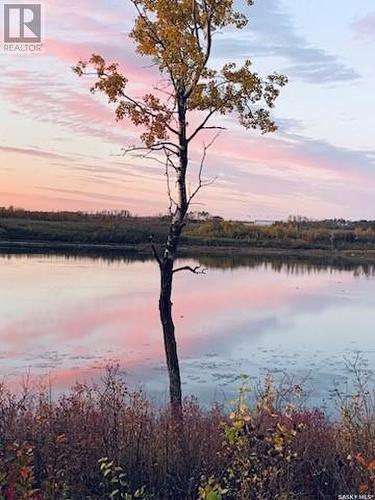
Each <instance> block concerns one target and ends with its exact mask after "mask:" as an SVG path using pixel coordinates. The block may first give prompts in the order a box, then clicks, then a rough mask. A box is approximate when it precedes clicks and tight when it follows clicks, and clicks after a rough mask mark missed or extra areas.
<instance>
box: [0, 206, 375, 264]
mask: <svg viewBox="0 0 375 500" xmlns="http://www.w3.org/2000/svg"><path fill="white" fill-rule="evenodd" d="M168 223H169V217H167V216H155V217H138V216H132V215H130V213H129V212H127V211H120V212H109V211H105V212H98V213H83V212H37V211H27V210H23V209H15V208H12V207H10V208H4V207H3V208H0V251H2V252H7V251H9V252H13V251H14V252H22V251H24V252H28V251H29V252H30V253H32V252H37V253H38V252H40V251H46V252H53V251H56V252H64V251H66V252H68V253H69V252H72V253H74V252H82V253H85V252H88V253H90V252H95V251H97V252H98V253H101V252H103V253H105V252H108V253H113V254H116V253H117V254H121V253H128V254H132V253H133V254H136V255H139V256H141V257H142V256H144V257H147V256H150V257H151V250H150V245H149V240H150V237H152V240H153V243H154V244H155V245H162V243H163V242H164V240H165V237H166V234H167V231H168ZM205 255H207V256H218V257H228V256H231V257H236V256H238V257H239V258H240V257H247V256H248V257H252V256H254V257H259V256H264V257H265V258H267V257H269V258H273V257H290V258H296V259H301V258H306V259H316V260H318V259H324V258H326V259H332V260H335V261H342V262H343V263H344V262H347V263H349V262H352V263H353V264H354V263H356V262H357V263H369V264H371V263H375V221H356V222H353V221H345V220H342V219H333V220H323V221H311V220H308V219H306V218H303V217H295V218H290V219H289V220H288V221H287V222H283V221H279V222H277V221H276V222H273V223H269V224H267V225H258V224H257V223H256V222H243V221H242V222H241V221H226V220H223V219H222V218H221V217H216V216H211V215H210V214H208V213H207V212H197V213H192V214H189V217H188V221H187V225H186V228H185V236H184V237H183V238H182V241H181V251H180V256H181V257H200V256H205Z"/></svg>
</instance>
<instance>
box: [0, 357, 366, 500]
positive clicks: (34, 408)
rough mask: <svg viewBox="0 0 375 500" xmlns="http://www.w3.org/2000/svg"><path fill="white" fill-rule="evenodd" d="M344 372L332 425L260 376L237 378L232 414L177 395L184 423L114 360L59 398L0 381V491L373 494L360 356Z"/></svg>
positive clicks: (156, 496) (191, 498)
mask: <svg viewBox="0 0 375 500" xmlns="http://www.w3.org/2000/svg"><path fill="white" fill-rule="evenodd" d="M348 368H349V370H350V371H351V374H352V376H353V381H354V384H353V387H354V389H353V392H352V393H351V394H349V395H347V394H340V393H338V392H337V394H335V401H336V403H337V409H338V417H337V418H336V419H335V420H332V418H330V417H329V416H328V415H327V414H325V413H324V410H322V409H314V408H306V407H305V406H304V405H303V396H304V393H303V388H302V387H301V386H299V385H296V384H295V383H294V381H293V380H285V381H284V384H283V385H277V384H276V383H275V382H274V381H273V379H272V377H271V376H270V375H268V376H267V377H266V378H265V379H264V381H263V382H262V383H260V384H259V385H256V386H255V387H254V388H252V389H251V390H250V389H249V387H248V380H247V379H246V377H242V382H241V383H240V389H239V393H238V397H237V399H236V400H235V401H232V402H230V406H231V411H228V409H226V408H224V407H223V406H220V405H217V404H213V405H212V406H211V407H210V408H205V407H203V406H201V405H200V403H199V402H198V401H197V400H195V399H193V398H190V399H189V398H187V399H185V400H184V402H183V409H182V411H183V428H181V426H180V425H177V423H176V419H174V418H173V415H172V414H171V410H170V407H169V406H165V407H161V408H160V407H157V406H155V404H154V403H153V402H152V401H150V400H149V399H147V398H146V397H145V395H144V394H143V393H142V392H130V391H129V390H128V388H127V386H126V384H125V382H124V381H123V379H122V378H121V376H120V372H119V371H118V368H117V367H108V368H107V371H106V374H105V376H104V378H103V380H102V382H101V383H99V384H97V385H86V384H77V385H76V386H75V387H73V388H72V389H71V391H70V392H69V393H67V394H66V395H64V396H62V397H60V398H59V399H58V400H53V399H52V398H51V396H50V391H49V388H48V387H47V388H40V387H39V388H32V387H30V385H27V384H25V385H24V387H23V390H22V391H21V393H20V394H14V393H11V392H9V391H8V390H7V389H6V387H5V386H4V385H2V384H0V413H1V420H0V431H1V432H0V498H4V499H6V500H21V499H28V500H64V499H65V500H68V499H70V500H84V499H85V500H105V499H108V500H110V499H126V500H133V499H136V498H141V499H144V500H177V499H179V500H180V499H181V500H245V499H246V500H271V499H272V500H273V499H285V500H287V499H288V500H294V499H296V500H297V499H303V498H306V499H316V500H319V499H322V500H325V499H327V500H328V499H333V498H338V496H339V495H357V497H356V498H370V496H366V495H371V494H372V493H373V492H374V488H375V474H374V471H375V393H374V391H373V389H371V387H373V383H372V381H371V382H370V379H369V372H368V371H367V370H365V369H363V367H362V368H361V363H354V364H353V365H352V366H351V367H349V366H348ZM29 384H30V382H29ZM249 393H250V394H249ZM249 395H250V396H251V397H249ZM250 401H251V402H250ZM359 495H361V497H360V496H359Z"/></svg>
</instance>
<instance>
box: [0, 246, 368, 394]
mask: <svg viewBox="0 0 375 500" xmlns="http://www.w3.org/2000/svg"><path fill="white" fill-rule="evenodd" d="M197 260H198V263H199V264H201V265H202V266H204V267H207V268H208V269H209V272H208V273H207V274H206V275H204V276H199V277H198V276H194V275H191V274H189V273H186V274H184V273H179V274H178V275H176V278H177V279H176V284H175V296H174V308H175V317H176V327H177V332H178V343H179V352H180V357H181V364H182V375H183V380H184V390H185V393H193V394H196V395H198V396H200V397H201V398H203V399H205V400H207V401H210V400H212V399H215V398H219V399H223V398H227V397H231V394H232V392H233V390H234V389H235V387H236V385H237V381H236V380H237V377H238V375H239V374H240V373H249V374H250V375H252V376H254V377H258V376H259V375H261V374H262V373H264V372H265V371H267V370H272V371H276V372H277V371H279V372H282V371H287V372H289V373H291V374H294V375H296V376H297V377H300V378H304V377H306V376H307V375H309V380H310V382H309V384H310V387H311V389H312V396H311V401H312V402H316V401H321V399H322V398H325V397H327V395H328V391H329V389H330V388H332V385H333V382H334V381H335V380H340V379H343V378H344V377H345V376H346V372H345V367H344V361H343V358H344V356H345V355H348V354H350V353H353V352H356V351H362V352H364V353H365V356H366V357H367V358H368V359H369V360H370V362H373V361H374V359H375V358H374V353H375V338H374V336H373V327H374V324H375V307H374V306H375V294H374V291H375V280H374V279H373V278H374V276H375V273H374V266H372V265H370V264H367V263H356V262H354V261H353V262H352V261H350V260H339V261H338V260H337V259H331V260H330V261H328V262H327V261H323V260H322V259H321V258H314V259H309V260H306V259H297V260H293V259H291V258H286V257H283V258H280V257H277V256H269V257H267V258H266V259H265V258H262V257H258V256H247V257H243V256H241V257H240V256H232V257H229V258H228V257H225V258H222V257H207V256H201V257H199V258H198V259H197ZM186 262H189V263H190V264H192V262H191V261H186ZM0 279H1V282H2V288H1V291H0V312H1V316H0V375H1V376H3V377H4V378H5V379H6V381H7V382H8V383H11V384H12V383H16V381H17V380H18V379H19V377H20V375H24V374H25V373H26V372H27V370H29V369H30V370H31V373H32V374H33V375H35V376H36V375H41V376H43V375H45V374H47V373H50V374H51V379H52V382H53V387H54V390H55V391H61V390H65V389H66V388H67V387H69V386H70V385H71V384H73V383H74V381H75V380H77V379H80V380H84V379H89V380H90V379H95V378H97V377H98V376H99V373H100V371H101V369H102V368H103V365H104V364H105V363H107V362H117V361H118V362H119V363H120V365H121V367H122V368H123V370H125V371H126V372H127V378H128V381H129V383H130V384H132V385H138V384H140V385H142V386H144V387H145V388H146V390H147V391H148V392H150V393H151V394H153V395H157V396H158V397H162V398H166V395H167V384H166V374H165V367H164V356H163V349H162V344H161V334H160V327H159V321H158V314H157V295H158V273H157V268H156V266H155V264H154V262H153V261H152V260H151V259H150V258H149V256H148V255H147V254H146V253H145V255H144V256H142V257H141V258H139V257H138V256H136V255H134V254H126V255H124V254H123V253H121V254H116V255H114V254H113V253H111V254H108V253H107V252H104V251H103V252H99V253H96V254H95V255H90V256H87V255H77V254H68V255H56V254H50V255H42V254H39V255H35V254H33V255H30V254H24V253H22V252H20V253H19V254H17V255H14V254H13V255H2V256H1V257H0Z"/></svg>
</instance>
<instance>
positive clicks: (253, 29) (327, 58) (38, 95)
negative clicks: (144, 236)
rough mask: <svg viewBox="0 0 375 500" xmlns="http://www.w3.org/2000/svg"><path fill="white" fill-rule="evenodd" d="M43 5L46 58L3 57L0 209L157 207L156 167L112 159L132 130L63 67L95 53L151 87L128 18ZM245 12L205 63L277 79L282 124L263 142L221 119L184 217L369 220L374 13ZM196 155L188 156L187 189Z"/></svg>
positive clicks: (359, 4)
mask: <svg viewBox="0 0 375 500" xmlns="http://www.w3.org/2000/svg"><path fill="white" fill-rule="evenodd" d="M239 3H240V2H239ZM244 3H245V2H243V4H244ZM243 4H242V5H243ZM44 7H45V26H46V38H45V51H44V53H43V54H36V55H24V54H22V55H14V54H0V69H1V81H0V205H3V206H4V205H5V206H6V205H16V206H20V207H25V208H33V209H54V210H55V209H56V210H57V209H69V210H76V209H80V210H89V211H91V210H103V209H128V210H130V211H131V212H133V213H137V214H152V213H158V212H165V211H166V207H167V202H166V192H165V176H164V175H163V169H162V167H161V166H160V165H159V164H158V163H156V162H152V161H145V160H143V159H139V158H138V159H134V158H131V157H122V156H121V154H120V153H121V148H122V147H124V146H126V145H129V144H133V143H134V142H135V137H136V134H137V132H136V130H135V129H134V127H131V126H129V124H127V123H125V122H123V123H116V122H115V120H114V117H113V109H112V108H111V106H110V105H108V104H107V103H106V101H105V100H103V99H102V98H101V97H100V96H93V95H91V94H90V93H89V92H88V88H89V85H90V81H89V80H87V79H85V78H83V79H78V78H77V77H76V76H75V75H74V74H73V73H72V71H71V69H70V68H71V66H72V65H73V64H74V63H76V62H77V61H78V60H79V59H81V58H87V57H89V56H90V54H91V53H92V52H98V53H100V54H102V55H103V56H105V57H106V59H107V60H108V61H118V62H119V63H120V65H121V68H122V69H123V71H124V72H125V74H126V76H127V77H128V78H129V81H130V82H131V87H130V88H131V90H132V92H133V95H135V96H137V95H143V94H144V93H145V92H147V91H148V90H149V89H150V88H151V89H152V86H153V84H155V83H157V81H158V75H157V73H156V72H155V69H154V68H152V67H151V65H150V61H148V60H147V59H144V58H139V57H138V56H136V55H135V53H134V46H133V44H132V42H131V41H130V40H129V39H128V37H127V33H128V32H129V29H130V26H131V24H132V20H133V18H134V12H133V9H132V8H131V6H130V5H129V3H128V2H127V1H126V0H74V1H73V0H64V1H63V2H62V1H61V0H60V1H58V0H46V1H45V2H44ZM246 12H247V13H248V16H249V17H250V23H249V26H248V27H247V28H246V29H245V30H243V31H242V32H223V33H221V34H219V35H218V36H217V38H216V44H217V45H216V48H215V51H214V63H215V64H218V65H219V64H222V63H223V61H225V60H234V61H238V62H240V61H241V60H243V59H245V58H249V57H250V58H251V59H252V60H253V63H254V67H255V69H256V70H258V71H259V72H260V73H261V74H267V73H268V72H272V71H274V70H275V71H279V72H283V73H285V74H287V75H288V77H289V80H290V83H289V85H288V86H287V88H286V89H285V90H284V91H283V93H282V96H281V98H280V100H279V101H278V104H277V109H276V111H275V118H276V120H277V122H278V124H279V127H280V128H279V131H278V132H277V133H276V134H273V135H267V136H260V135H259V134H258V133H257V132H247V131H245V130H242V129H241V128H240V127H239V126H238V125H237V124H236V121H235V118H234V117H233V119H232V118H230V119H229V118H228V119H226V120H225V125H226V127H227V128H228V130H227V131H225V132H223V133H222V135H221V136H220V138H219V140H218V141H217V142H216V144H215V147H214V148H213V149H211V150H210V153H209V156H208V158H207V165H206V175H207V177H211V176H216V175H217V179H216V181H215V183H214V184H213V185H211V186H210V187H208V188H207V189H206V190H205V191H204V192H202V194H201V196H200V198H199V199H198V200H197V201H198V204H197V205H196V206H195V207H193V209H194V210H207V211H209V212H211V213H214V214H218V215H222V216H225V217H231V218H239V219H250V218H257V219H276V218H286V217H288V215H305V216H309V217H315V218H322V217H346V218H352V219H358V218H372V219H374V218H375V145H374V128H375V126H374V120H375V119H374V117H375V99H374V89H375V64H374V57H373V54H374V51H375V9H374V4H373V3H372V2H369V0H357V1H356V2H352V1H349V0H344V1H342V0H330V1H329V2H327V0H314V1H307V0H302V1H301V0H257V1H256V5H255V6H254V7H252V8H248V9H246ZM200 148H201V142H200V141H198V142H197V143H196V145H195V146H194V148H193V150H192V177H191V183H192V185H193V183H194V180H195V174H196V168H197V161H198V160H197V159H198V155H199V151H200Z"/></svg>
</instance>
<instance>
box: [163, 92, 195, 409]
mask: <svg viewBox="0 0 375 500" xmlns="http://www.w3.org/2000/svg"><path fill="white" fill-rule="evenodd" d="M178 108H179V146H180V151H179V166H178V168H177V169H176V173H177V179H176V180H177V196H178V201H177V206H176V211H175V213H174V214H173V216H172V220H171V223H170V227H169V234H168V238H167V242H166V245H165V248H164V252H163V256H162V258H161V259H160V260H159V265H160V276H161V285H160V299H159V311H160V320H161V324H162V327H163V336H164V349H165V355H166V359H167V367H168V374H169V394H170V403H171V406H172V411H175V412H176V414H177V415H178V416H179V417H181V415H182V413H181V408H182V390H181V377H180V367H179V362H178V355H177V344H176V337H175V327H174V323H173V316H172V284H173V266H174V261H175V259H176V255H177V250H178V246H179V242H180V237H181V233H182V229H183V227H184V220H185V216H186V213H187V211H188V208H189V201H188V199H187V194H186V170H187V166H188V141H187V139H186V109H187V106H186V99H185V97H184V96H180V98H179V105H178Z"/></svg>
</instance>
